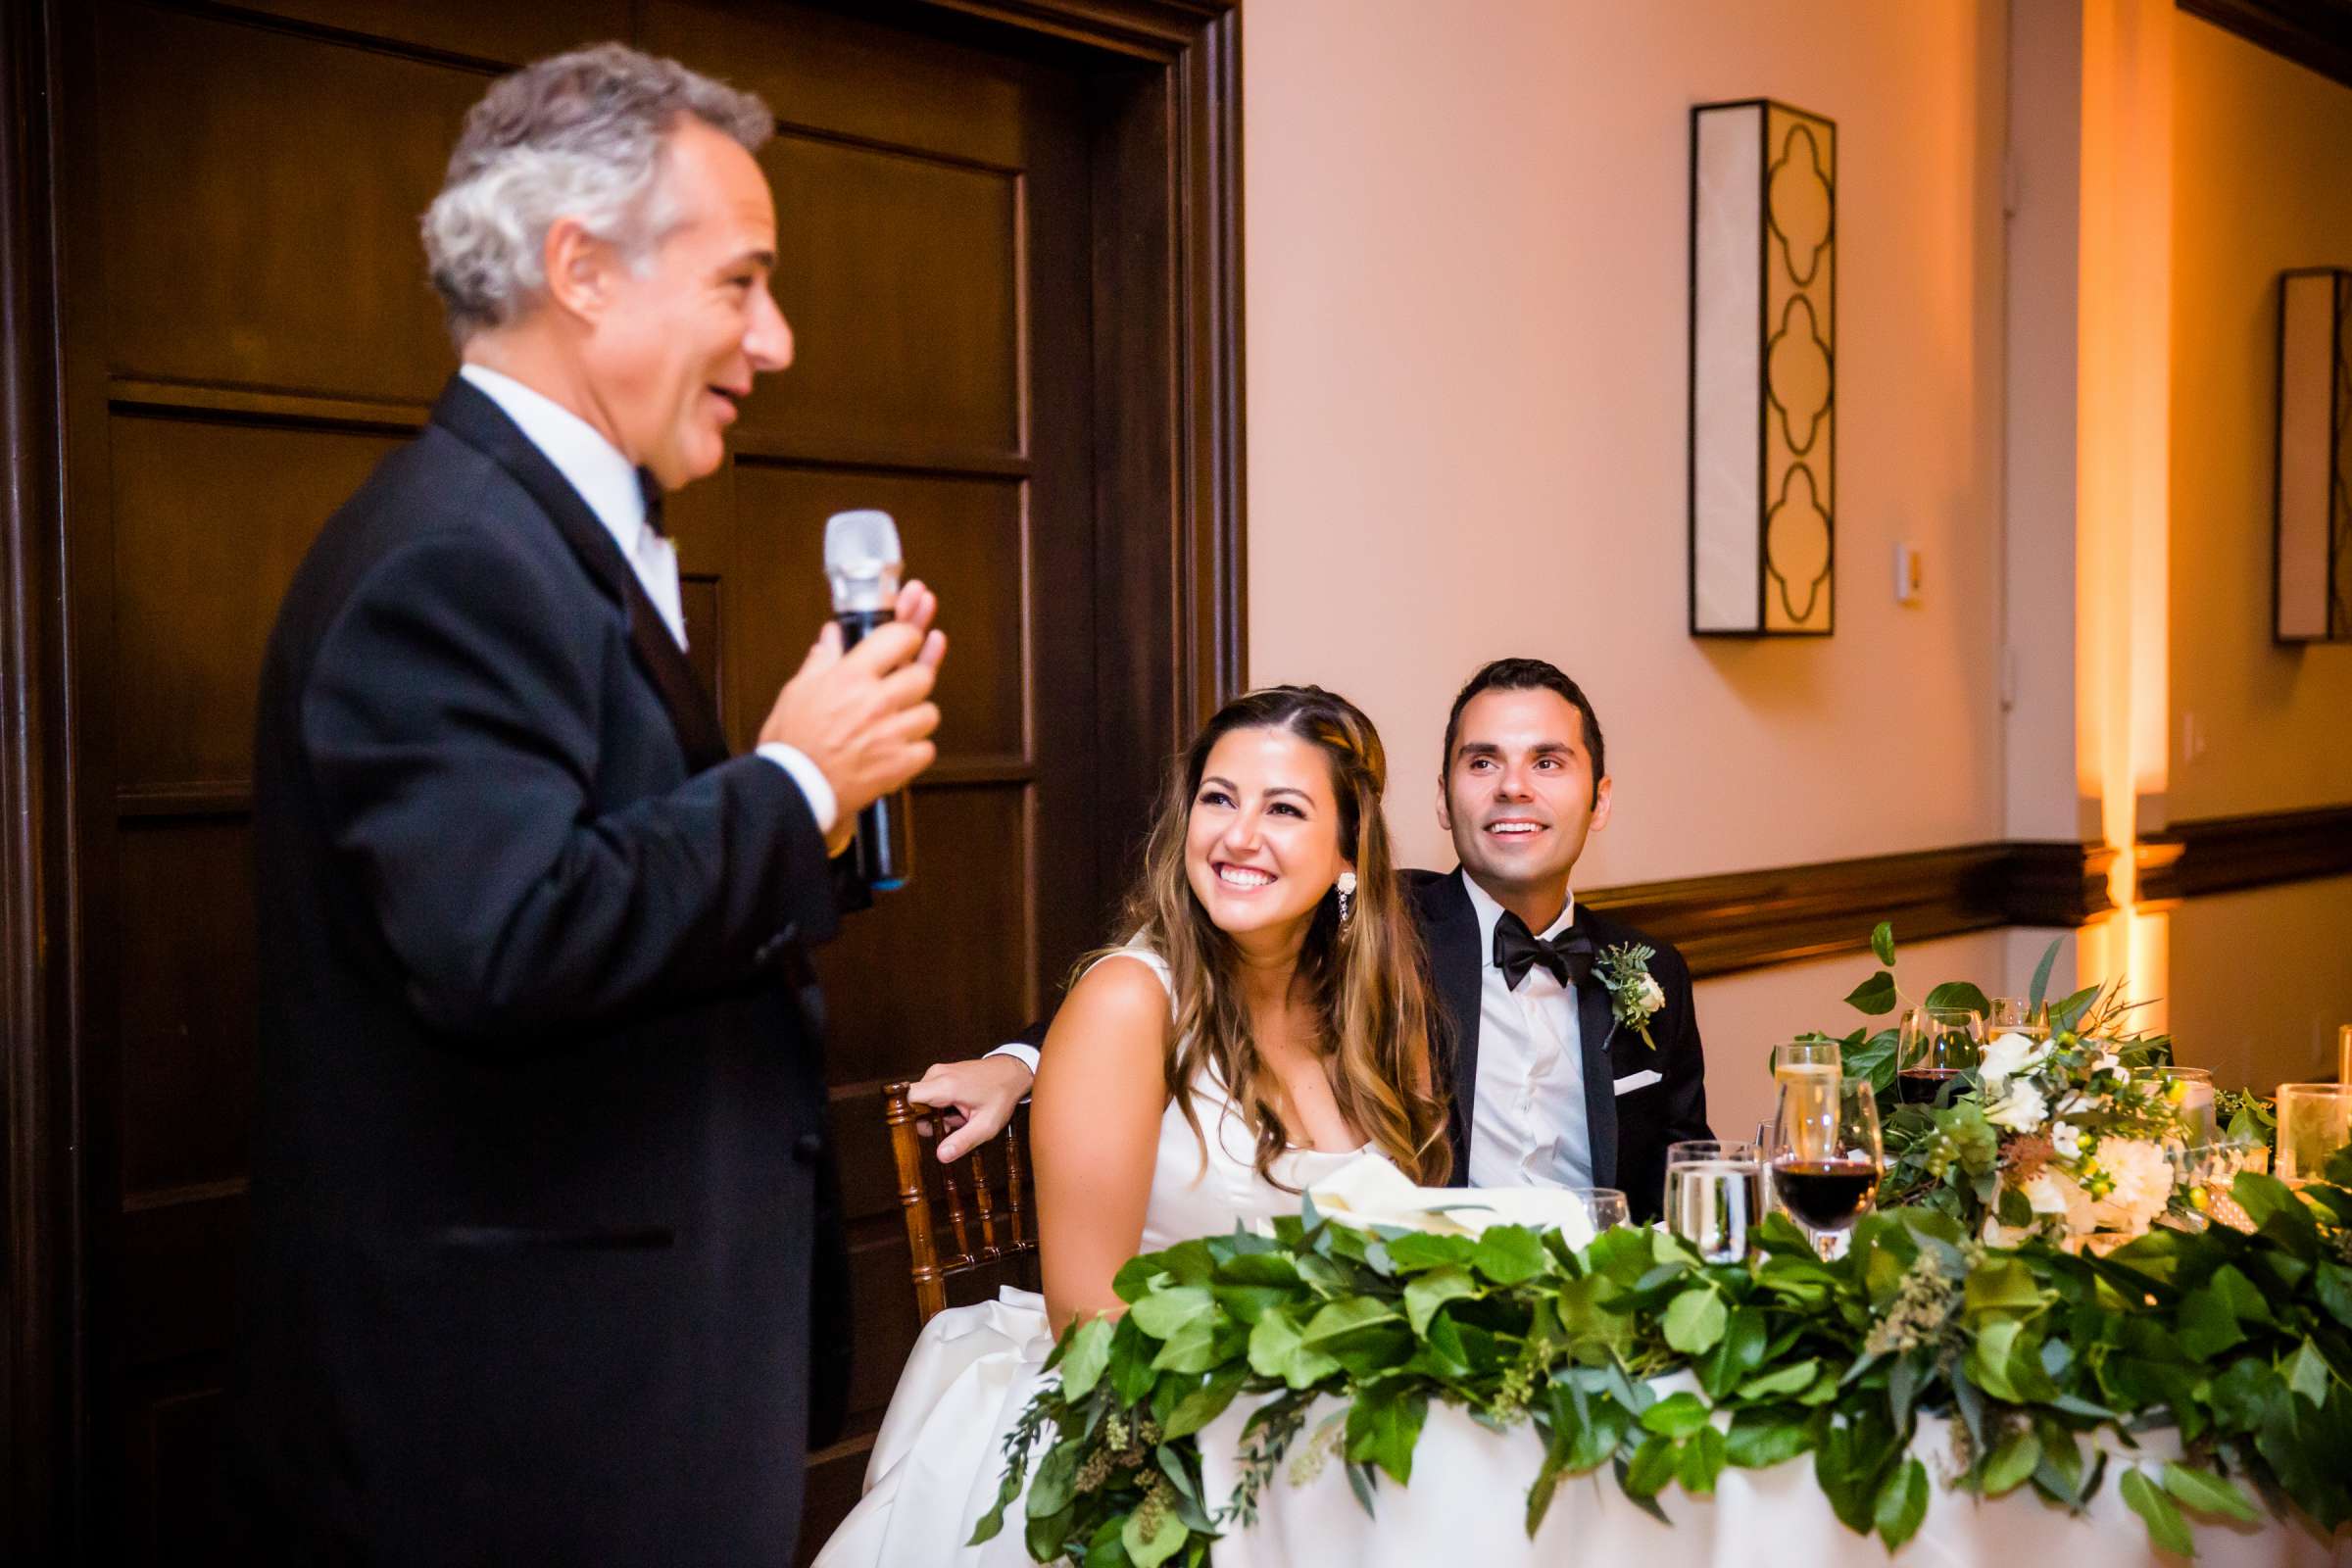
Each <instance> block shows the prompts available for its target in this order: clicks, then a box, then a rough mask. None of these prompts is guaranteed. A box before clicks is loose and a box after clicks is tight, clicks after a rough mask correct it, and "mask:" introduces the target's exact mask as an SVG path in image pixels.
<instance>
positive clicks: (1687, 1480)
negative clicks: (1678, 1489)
mask: <svg viewBox="0 0 2352 1568" xmlns="http://www.w3.org/2000/svg"><path fill="white" fill-rule="evenodd" d="M1729 1452H1730V1450H1729V1449H1728V1448H1727V1446H1725V1444H1724V1439H1723V1434H1722V1433H1720V1432H1718V1431H1716V1430H1715V1429H1714V1428H1713V1427H1708V1426H1702V1427H1700V1428H1699V1429H1698V1430H1697V1431H1695V1432H1693V1433H1691V1436H1690V1437H1689V1438H1688V1439H1687V1440H1685V1441H1684V1443H1683V1451H1682V1455H1681V1457H1680V1458H1679V1459H1678V1460H1677V1461H1676V1463H1675V1467H1674V1475H1675V1479H1676V1480H1677V1481H1680V1482H1681V1483H1682V1484H1683V1490H1684V1491H1685V1492H1688V1493H1689V1494H1691V1495H1692V1496H1693V1497H1711V1496H1713V1495H1715V1480H1716V1478H1717V1477H1718V1476H1720V1475H1722V1474H1723V1467H1724V1464H1725V1462H1726V1461H1727V1459H1728V1457H1729Z"/></svg>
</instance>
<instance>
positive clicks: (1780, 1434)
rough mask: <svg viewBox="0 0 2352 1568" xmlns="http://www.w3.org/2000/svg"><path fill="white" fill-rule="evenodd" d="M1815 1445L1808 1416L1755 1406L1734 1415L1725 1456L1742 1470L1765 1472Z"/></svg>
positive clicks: (1786, 1409) (1783, 1408) (1782, 1408)
mask: <svg viewBox="0 0 2352 1568" xmlns="http://www.w3.org/2000/svg"><path fill="white" fill-rule="evenodd" d="M1811 1446H1813V1438H1812V1432H1811V1429H1810V1428H1809V1426H1808V1425H1807V1418H1806V1416H1805V1413H1804V1412H1803V1411H1802V1410H1799V1409H1791V1408H1790V1407H1789V1406H1787V1405H1765V1404H1751V1405H1748V1406H1746V1407H1744V1408H1742V1409H1740V1410H1738V1411H1735V1412H1734V1413H1733V1415H1732V1430H1731V1432H1730V1433H1729V1434H1728V1435H1727V1436H1726V1438H1725V1439H1724V1451H1725V1456H1726V1457H1727V1458H1728V1459H1730V1461H1731V1462H1732V1463H1733V1464H1736V1465H1738V1466H1739V1467H1740V1469H1742V1470H1764V1469H1768V1468H1770V1467H1771V1466H1773V1465H1776V1464H1781V1463H1783V1462H1785V1461H1787V1460H1789V1459H1793V1458H1795V1457H1796V1456H1797V1455H1798V1454H1800V1453H1802V1452H1804V1451H1805V1450H1806V1449H1807V1448H1809V1447H1811Z"/></svg>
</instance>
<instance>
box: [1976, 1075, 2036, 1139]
mask: <svg viewBox="0 0 2352 1568" xmlns="http://www.w3.org/2000/svg"><path fill="white" fill-rule="evenodd" d="M2049 1119H2050V1107H2049V1103H2047V1102H2046V1101H2044V1100H2043V1099H2042V1098H2041V1091H2040V1090H2038V1089H2036V1088H2034V1086H2033V1085H2032V1084H2030V1083H2019V1084H2012V1085H2010V1087H2009V1092H2008V1093H2007V1094H2004V1095H2003V1096H2001V1098H2000V1099H1999V1100H1998V1101H1997V1102H1995V1103H1993V1104H1991V1105H1988V1106H1986V1107H1985V1120H1986V1121H1988V1122H1991V1123H1992V1124H1993V1125H1994V1126H1995V1127H2006V1128H2008V1129H2009V1130H2010V1131H2011V1132H2017V1133H2030V1132H2034V1131H2037V1130H2038V1129H2039V1128H2040V1126H2041V1124H2042V1123H2043V1122H2045V1121H2047V1120H2049Z"/></svg>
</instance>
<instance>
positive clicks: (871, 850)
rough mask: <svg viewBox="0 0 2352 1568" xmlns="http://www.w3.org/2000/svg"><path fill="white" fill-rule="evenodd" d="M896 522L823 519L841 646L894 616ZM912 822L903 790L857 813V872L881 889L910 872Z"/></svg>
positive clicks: (899, 570) (898, 568)
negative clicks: (839, 626)
mask: <svg viewBox="0 0 2352 1568" xmlns="http://www.w3.org/2000/svg"><path fill="white" fill-rule="evenodd" d="M905 569H906V568H905V563H904V561H903V559H902V553H901V551H900V549H899V525H898V524H897V523H896V522H893V521H892V520H891V516H890V514H889V513H887V512H837V513H835V514H834V515H832V516H830V517H827V518H826V519H825V577H826V579H827V580H828V581H830V582H831V583H832V585H833V618H834V619H835V620H837V621H839V622H840V623H841V651H842V652H843V653H845V654H846V653H848V652H849V651H850V650H851V649H853V648H855V647H857V646H858V640H859V639H861V638H862V637H864V636H865V634H866V633H867V632H869V631H872V630H873V629H874V628H875V627H876V626H880V625H883V624H885V623H887V622H889V621H891V620H894V619H896V618H897V615H896V613H895V607H896V606H897V604H898V601H899V579H900V577H901V576H902V575H903V574H904V572H905ZM913 828H914V823H913V818H912V816H911V815H910V814H909V811H908V802H907V791H905V790H899V791H897V792H896V793H894V794H890V795H885V796H883V797H882V798H881V799H880V800H878V801H876V802H874V803H873V804H872V805H871V806H868V807H867V808H866V809H864V810H862V811H859V812H858V876H859V877H861V878H862V879H863V880H864V881H865V884H866V886H868V887H870V888H873V889H874V890H875V891H877V892H884V893H887V892H889V891H890V890H892V889H894V888H902V887H905V886H906V885H907V878H908V877H910V876H912V875H913V874H914V831H913Z"/></svg>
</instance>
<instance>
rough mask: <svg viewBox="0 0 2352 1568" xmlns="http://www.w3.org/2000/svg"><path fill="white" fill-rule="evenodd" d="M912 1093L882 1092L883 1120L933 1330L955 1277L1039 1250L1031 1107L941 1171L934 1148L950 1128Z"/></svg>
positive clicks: (925, 1317) (924, 1312) (921, 1307)
mask: <svg viewBox="0 0 2352 1568" xmlns="http://www.w3.org/2000/svg"><path fill="white" fill-rule="evenodd" d="M912 1087H913V1085H912V1084H911V1083H894V1084H884V1085H883V1086H882V1119H883V1121H884V1122H886V1123H887V1124H888V1125H889V1127H890V1152H891V1156H892V1157H893V1158H894V1159H895V1160H896V1161H897V1163H898V1172H899V1202H900V1204H901V1205H902V1206H903V1207H904V1209H905V1211H906V1218H907V1250H908V1251H909V1252H911V1253H912V1254H913V1268H912V1274H913V1279H914V1302H915V1310H916V1312H917V1314H918V1315H919V1316H920V1318H921V1320H922V1321H924V1322H926V1323H927V1322H929V1321H930V1320H931V1317H932V1315H933V1314H934V1313H936V1312H938V1311H940V1310H941V1309H942V1308H944V1307H945V1306H946V1305H947V1304H948V1281H949V1280H950V1279H951V1278H953V1277H954V1276H956V1275H958V1274H966V1273H970V1272H971V1271H973V1270H975V1269H982V1268H1002V1267H1004V1266H1005V1265H1007V1264H1017V1260H1020V1259H1022V1258H1023V1255H1024V1254H1034V1253H1035V1252H1036V1251H1037V1234H1036V1229H1037V1228H1036V1224H1035V1221H1034V1219H1033V1218H1032V1216H1031V1214H1030V1211H1029V1207H1028V1187H1027V1184H1028V1141H1029V1107H1028V1106H1027V1105H1023V1106H1021V1107H1020V1109H1018V1110H1016V1111H1015V1112H1014V1113H1013V1117H1012V1121H1011V1122H1010V1123H1009V1124H1008V1125H1007V1126H1006V1127H1005V1131H1003V1132H1002V1133H999V1134H998V1135H997V1136H996V1137H994V1138H992V1139H990V1140H989V1141H988V1142H987V1143H985V1144H982V1145H981V1146H980V1147H979V1148H977V1149H975V1150H973V1151H972V1152H970V1153H968V1154H966V1155H964V1156H963V1157H962V1158H961V1159H959V1160H957V1161H956V1162H955V1163H954V1164H952V1165H943V1164H941V1163H940V1162H939V1155H938V1152H937V1147H936V1146H937V1145H938V1143H939V1140H940V1138H941V1136H942V1135H943V1134H945V1133H946V1132H947V1131H948V1128H947V1127H946V1125H945V1124H944V1123H943V1121H942V1120H941V1118H940V1117H939V1116H938V1115H937V1114H936V1113H934V1112H933V1111H932V1109H931V1107H929V1106H928V1105H924V1104H920V1103H916V1102H914V1101H911V1100H908V1099H907V1090H908V1089H910V1088H912ZM992 1156H993V1157H992ZM992 1165H993V1166H994V1167H995V1169H994V1170H992V1169H991V1166H992ZM943 1214H944V1216H945V1223H944V1225H943V1224H942V1215H943Z"/></svg>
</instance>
